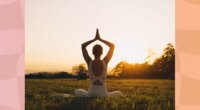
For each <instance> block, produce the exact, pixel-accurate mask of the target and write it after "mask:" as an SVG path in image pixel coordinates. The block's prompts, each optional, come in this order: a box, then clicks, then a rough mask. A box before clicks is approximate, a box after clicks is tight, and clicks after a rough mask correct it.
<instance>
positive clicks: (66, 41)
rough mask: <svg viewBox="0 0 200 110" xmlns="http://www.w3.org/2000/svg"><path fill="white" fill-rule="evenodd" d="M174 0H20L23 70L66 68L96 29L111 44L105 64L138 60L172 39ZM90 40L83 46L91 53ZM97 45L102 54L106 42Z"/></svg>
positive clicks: (74, 62)
mask: <svg viewBox="0 0 200 110" xmlns="http://www.w3.org/2000/svg"><path fill="white" fill-rule="evenodd" d="M174 5H175V3H174V0H26V4H25V6H26V13H25V15H26V20H25V21H26V46H25V47H26V72H36V71H71V68H72V66H74V65H77V64H80V63H85V62H84V59H83V57H82V52H81V44H82V43H83V42H85V41H87V40H90V39H93V38H94V37H95V33H96V28H99V31H100V36H101V37H102V38H103V39H106V40H109V41H111V42H113V43H114V44H115V46H116V49H115V52H114V55H113V58H112V59H111V61H110V63H109V68H112V67H114V66H115V65H116V64H117V63H118V62H120V61H122V60H125V61H128V62H130V63H136V62H139V63H141V62H144V61H145V57H146V56H147V55H148V53H149V51H150V52H153V53H154V55H153V57H158V56H159V55H161V53H162V50H163V49H164V47H165V46H166V44H167V43H169V42H171V43H173V44H174V42H175V23H174V22H175V15H174V14H175V13H174V12H175V11H174V10H175V6H174ZM96 43H99V42H95V43H93V44H92V45H90V46H89V47H88V51H89V54H90V56H91V57H92V58H93V55H92V51H91V49H92V46H93V45H94V44H96ZM100 44H101V43H100ZM103 48H104V49H105V50H104V54H103V56H105V54H106V52H107V51H108V47H106V46H105V45H103ZM152 60H153V59H152Z"/></svg>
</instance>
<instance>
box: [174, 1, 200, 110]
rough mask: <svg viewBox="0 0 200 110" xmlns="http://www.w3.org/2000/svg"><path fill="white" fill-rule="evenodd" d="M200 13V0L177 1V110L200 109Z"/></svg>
mask: <svg viewBox="0 0 200 110" xmlns="http://www.w3.org/2000/svg"><path fill="white" fill-rule="evenodd" d="M199 12H200V1H199V0H176V95H175V96H176V110H200V74H199V73H200V68H199V67H200V66H199V65H200V43H199V42H200V14H199Z"/></svg>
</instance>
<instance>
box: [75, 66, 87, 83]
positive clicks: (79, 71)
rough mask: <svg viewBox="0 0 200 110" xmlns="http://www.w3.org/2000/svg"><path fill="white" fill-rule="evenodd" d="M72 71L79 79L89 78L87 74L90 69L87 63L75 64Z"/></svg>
mask: <svg viewBox="0 0 200 110" xmlns="http://www.w3.org/2000/svg"><path fill="white" fill-rule="evenodd" d="M72 72H73V73H74V74H76V75H77V79H78V80H84V79H87V78H88V76H87V72H88V70H87V68H86V65H85V64H79V65H76V66H73V67H72Z"/></svg>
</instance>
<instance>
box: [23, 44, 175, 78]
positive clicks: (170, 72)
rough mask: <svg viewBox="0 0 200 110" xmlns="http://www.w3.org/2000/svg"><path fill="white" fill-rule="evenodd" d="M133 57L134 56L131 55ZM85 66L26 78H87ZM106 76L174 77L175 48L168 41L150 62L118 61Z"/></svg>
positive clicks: (33, 74)
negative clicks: (157, 55)
mask: <svg viewBox="0 0 200 110" xmlns="http://www.w3.org/2000/svg"><path fill="white" fill-rule="evenodd" d="M133 57H134V56H133ZM87 72H88V70H87V67H86V65H85V64H79V65H76V66H74V67H73V68H72V73H68V72H57V73H54V74H50V73H48V72H40V73H37V74H35V73H32V74H27V75H26V78H32V79H33V78H77V79H87V78H88V75H87ZM108 78H139V79H175V49H174V46H173V45H172V44H171V43H168V44H167V45H166V47H165V48H164V50H163V53H162V55H161V56H160V57H158V58H156V59H155V60H154V62H153V63H152V64H150V63H149V62H144V63H134V64H132V63H129V62H126V61H121V62H119V63H118V64H117V65H116V66H115V67H114V68H113V69H112V70H111V71H110V74H109V75H108Z"/></svg>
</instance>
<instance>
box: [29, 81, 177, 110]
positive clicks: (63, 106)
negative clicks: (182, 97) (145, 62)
mask: <svg viewBox="0 0 200 110" xmlns="http://www.w3.org/2000/svg"><path fill="white" fill-rule="evenodd" d="M88 85H89V80H82V81H78V80H76V79H26V96H25V98H26V110H174V109H175V96H174V95H175V81H174V80H139V79H135V80H114V79H113V80H107V88H108V91H115V90H120V91H122V93H123V94H124V96H123V97H106V98H83V97H76V96H74V90H75V89H77V88H83V89H86V90H87V88H88ZM56 94H72V95H73V96H71V97H54V96H55V95H56Z"/></svg>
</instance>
